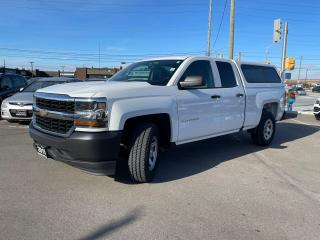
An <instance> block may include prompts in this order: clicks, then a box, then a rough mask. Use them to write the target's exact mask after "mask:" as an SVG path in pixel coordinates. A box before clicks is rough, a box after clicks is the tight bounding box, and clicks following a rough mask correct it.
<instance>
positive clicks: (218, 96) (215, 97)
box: [211, 95, 221, 99]
mask: <svg viewBox="0 0 320 240" xmlns="http://www.w3.org/2000/svg"><path fill="white" fill-rule="evenodd" d="M211 98H212V99H220V98H221V96H220V95H213V96H211Z"/></svg>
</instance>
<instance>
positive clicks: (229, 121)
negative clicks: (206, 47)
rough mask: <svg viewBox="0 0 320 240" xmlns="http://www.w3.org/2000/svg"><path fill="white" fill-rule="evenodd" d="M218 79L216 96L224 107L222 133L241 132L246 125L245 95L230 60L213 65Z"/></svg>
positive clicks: (215, 62)
mask: <svg viewBox="0 0 320 240" xmlns="http://www.w3.org/2000/svg"><path fill="white" fill-rule="evenodd" d="M213 66H214V68H215V70H214V71H215V72H216V73H217V74H216V75H218V77H216V80H217V83H216V84H217V87H216V94H217V95H218V96H220V99H219V101H220V102H219V103H220V104H221V105H222V106H223V112H222V113H221V115H220V120H221V125H220V126H221V131H222V132H231V131H235V130H239V129H240V128H241V127H242V126H243V123H244V111H245V93H244V88H243V86H242V82H241V79H240V76H239V74H238V70H237V68H236V66H235V65H234V64H233V63H232V62H230V61H228V60H216V61H214V64H213Z"/></svg>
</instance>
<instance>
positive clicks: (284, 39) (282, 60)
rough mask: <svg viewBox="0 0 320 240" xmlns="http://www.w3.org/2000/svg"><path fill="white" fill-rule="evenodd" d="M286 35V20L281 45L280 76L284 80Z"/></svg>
mask: <svg viewBox="0 0 320 240" xmlns="http://www.w3.org/2000/svg"><path fill="white" fill-rule="evenodd" d="M287 36H288V21H286V22H285V25H284V34H283V46H282V58H281V78H282V80H283V81H284V75H285V62H286V57H287Z"/></svg>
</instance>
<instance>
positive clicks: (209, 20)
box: [207, 0, 212, 56]
mask: <svg viewBox="0 0 320 240" xmlns="http://www.w3.org/2000/svg"><path fill="white" fill-rule="evenodd" d="M211 24H212V0H210V6H209V18H208V48H207V56H210V55H211Z"/></svg>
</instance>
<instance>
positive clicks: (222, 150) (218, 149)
mask: <svg viewBox="0 0 320 240" xmlns="http://www.w3.org/2000/svg"><path fill="white" fill-rule="evenodd" d="M319 130H320V126H309V125H302V124H295V123H288V122H280V123H278V124H277V132H276V135H275V138H274V141H273V143H272V144H271V145H270V146H269V148H276V149H286V148H287V146H286V143H289V142H291V141H294V140H297V139H300V138H304V137H307V136H309V135H312V134H314V133H316V132H317V131H319ZM263 149H265V148H263V147H258V146H256V145H254V144H253V143H252V142H251V138H250V135H249V134H248V133H246V132H242V133H237V134H231V135H226V136H222V137H217V138H213V139H210V140H204V141H200V142H195V143H190V144H185V145H181V146H176V147H174V148H172V149H170V150H169V151H166V152H164V153H163V154H162V156H161V158H160V161H159V165H158V169H157V173H156V176H155V179H154V181H153V183H162V182H169V181H174V180H177V179H181V178H185V177H189V176H192V175H195V174H198V173H201V172H204V171H206V170H208V169H211V168H213V167H215V166H217V165H219V164H220V163H222V162H225V161H230V160H234V159H236V158H238V157H241V156H245V155H247V154H251V153H255V152H259V151H261V150H263Z"/></svg>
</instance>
